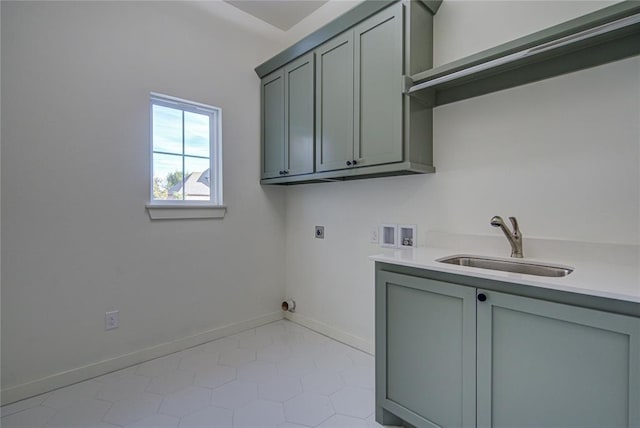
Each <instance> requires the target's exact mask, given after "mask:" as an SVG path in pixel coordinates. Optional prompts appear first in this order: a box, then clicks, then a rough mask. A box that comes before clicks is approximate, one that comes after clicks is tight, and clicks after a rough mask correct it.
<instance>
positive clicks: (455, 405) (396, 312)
mask: <svg viewBox="0 0 640 428" xmlns="http://www.w3.org/2000/svg"><path fill="white" fill-rule="evenodd" d="M376 287H377V289H376V298H377V299H378V303H380V304H381V305H382V306H383V307H384V312H383V313H382V314H379V315H381V319H380V320H379V321H380V322H379V324H378V325H377V329H382V330H383V331H385V333H384V336H385V337H386V340H385V339H382V341H379V338H380V336H378V337H377V339H376V356H377V358H376V364H377V365H378V367H377V371H378V373H380V372H384V373H386V376H383V377H379V378H378V380H379V381H380V382H379V383H378V385H377V386H376V387H377V394H378V400H379V401H383V402H385V403H386V404H387V405H389V406H390V408H392V409H393V410H394V413H395V414H396V416H400V417H401V418H402V419H404V420H405V421H407V422H409V423H411V424H413V425H416V426H433V427H440V426H442V427H445V426H450V427H454V426H455V427H461V426H468V427H472V426H474V425H475V316H468V315H467V314H471V315H473V314H474V312H475V291H474V290H473V289H470V288H468V287H462V286H458V285H453V284H448V283H443V282H439V281H434V280H428V279H421V278H415V277H411V276H406V275H398V274H394V273H386V272H384V273H381V274H380V275H379V278H378V283H377V286H376Z"/></svg>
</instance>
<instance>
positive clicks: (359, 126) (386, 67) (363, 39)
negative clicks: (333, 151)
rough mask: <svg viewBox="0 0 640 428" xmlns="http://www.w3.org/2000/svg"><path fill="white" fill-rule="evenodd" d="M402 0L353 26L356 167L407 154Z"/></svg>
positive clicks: (382, 161)
mask: <svg viewBox="0 0 640 428" xmlns="http://www.w3.org/2000/svg"><path fill="white" fill-rule="evenodd" d="M402 8H403V5H402V3H398V4H396V5H394V6H392V7H389V8H387V9H385V10H384V11H382V12H381V13H379V14H377V15H375V16H373V17H372V18H369V19H368V20H366V21H364V22H363V23H361V24H360V25H358V26H357V27H356V28H355V30H354V38H355V40H354V41H355V43H354V46H355V88H354V89H355V94H354V97H355V118H356V122H355V124H354V125H355V127H354V133H355V138H354V158H355V159H356V160H357V166H358V167H361V166H370V165H377V164H383V163H391V162H400V161H402V159H403V153H402V97H403V94H402V74H403V73H402V72H403V70H402V64H403V61H402V36H403V25H402V22H403V14H402Z"/></svg>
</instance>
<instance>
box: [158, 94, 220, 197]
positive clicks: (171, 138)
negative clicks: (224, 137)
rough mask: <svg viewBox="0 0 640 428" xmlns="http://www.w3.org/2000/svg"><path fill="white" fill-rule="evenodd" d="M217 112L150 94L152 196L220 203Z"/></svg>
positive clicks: (218, 116) (194, 104)
mask: <svg viewBox="0 0 640 428" xmlns="http://www.w3.org/2000/svg"><path fill="white" fill-rule="evenodd" d="M220 123H221V111H220V109H219V108H217V107H212V106H207V105H203V104H198V103H193V102H190V101H185V100H181V99H177V98H173V97H168V96H164V95H158V94H152V95H151V163H152V165H151V201H152V203H161V204H172V205H182V204H210V205H222V174H221V166H222V162H221V160H222V159H221V153H222V150H221V141H220V140H221V129H220V128H221V125H220Z"/></svg>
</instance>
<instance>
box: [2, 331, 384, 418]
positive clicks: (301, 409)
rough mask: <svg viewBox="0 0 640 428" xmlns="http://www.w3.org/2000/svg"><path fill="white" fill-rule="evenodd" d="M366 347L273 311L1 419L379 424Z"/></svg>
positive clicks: (21, 406)
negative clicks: (258, 322)
mask: <svg viewBox="0 0 640 428" xmlns="http://www.w3.org/2000/svg"><path fill="white" fill-rule="evenodd" d="M373 385H374V359H373V357H372V356H370V355H368V354H365V353H363V352H361V351H358V350H355V349H353V348H350V347H348V346H346V345H344V344H342V343H339V342H336V341H334V340H331V339H329V338H327V337H326V336H323V335H320V334H317V333H315V332H313V331H311V330H309V329H307V328H305V327H302V326H300V325H298V324H295V323H293V322H291V321H287V320H281V321H277V322H274V323H271V324H266V325H264V326H260V327H257V328H255V329H251V330H247V331H244V332H241V333H238V334H235V335H233V336H228V337H223V338H220V339H217V340H214V341H211V342H209V343H205V344H203V345H199V346H197V347H194V348H191V349H187V350H184V351H180V352H176V353H174V354H171V355H168V356H165V357H161V358H157V359H154V360H150V361H147V362H144V363H142V364H138V365H137V366H133V367H128V368H125V369H122V370H118V371H116V372H112V373H108V374H105V375H102V376H100V377H97V378H95V379H92V380H87V381H84V382H80V383H78V384H75V385H71V386H68V387H66V388H60V389H58V390H55V391H52V392H49V393H46V394H43V395H41V396H38V397H33V398H29V399H26V400H23V401H19V402H16V403H12V404H10V405H7V406H4V407H2V419H1V420H0V424H1V425H2V427H3V428H16V427H29V428H54V427H55V428H60V427H64V428H73V427H78V428H89V427H91V428H118V427H124V428H189V427H199V428H207V427H209V428H214V427H224V428H231V427H233V428H240V427H260V428H265V427H277V428H301V427H302V428H308V427H322V428H331V427H349V428H358V427H369V428H380V427H381V425H378V424H377V423H376V422H375V417H374V415H373V412H374V408H375V407H374V404H375V403H374V391H373Z"/></svg>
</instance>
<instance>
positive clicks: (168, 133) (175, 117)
mask: <svg viewBox="0 0 640 428" xmlns="http://www.w3.org/2000/svg"><path fill="white" fill-rule="evenodd" d="M152 111H153V151H154V152H166V153H176V154H182V110H177V109H174V108H169V107H164V106H159V105H155V104H154V106H153V110H152Z"/></svg>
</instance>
